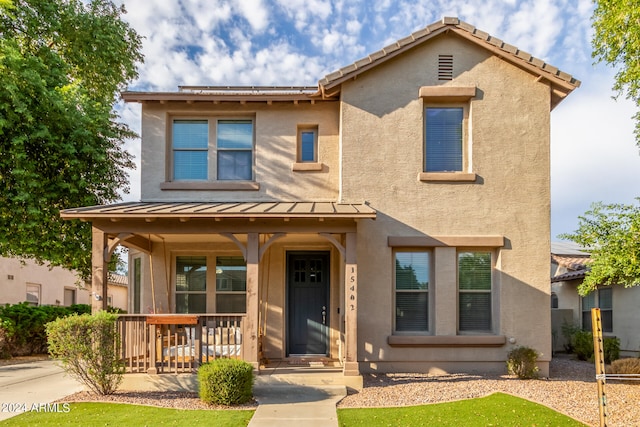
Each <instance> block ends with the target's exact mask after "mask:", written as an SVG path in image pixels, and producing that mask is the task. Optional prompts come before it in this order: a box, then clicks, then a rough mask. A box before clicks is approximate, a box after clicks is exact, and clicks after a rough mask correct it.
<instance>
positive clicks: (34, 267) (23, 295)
mask: <svg viewBox="0 0 640 427" xmlns="http://www.w3.org/2000/svg"><path fill="white" fill-rule="evenodd" d="M127 283H128V278H127V276H123V275H118V274H109V286H108V304H109V305H110V306H112V307H117V308H121V309H123V310H126V309H127V289H128V287H127ZM91 299H92V298H91V292H90V290H89V287H88V286H86V284H85V283H84V282H82V280H81V279H80V277H79V276H78V275H77V274H76V273H75V272H73V271H71V270H67V269H64V268H62V267H48V266H46V265H40V264H38V263H36V262H35V261H33V260H29V259H27V260H25V261H24V262H23V261H20V260H19V259H16V258H4V257H0V305H4V304H18V303H21V302H25V301H26V302H28V303H30V304H33V305H62V306H70V305H72V304H91Z"/></svg>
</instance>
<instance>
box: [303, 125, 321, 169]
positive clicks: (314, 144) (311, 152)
mask: <svg viewBox="0 0 640 427" xmlns="http://www.w3.org/2000/svg"><path fill="white" fill-rule="evenodd" d="M298 161H299V162H301V163H309V162H317V161H318V128H317V127H315V128H311V127H309V128H300V129H298Z"/></svg>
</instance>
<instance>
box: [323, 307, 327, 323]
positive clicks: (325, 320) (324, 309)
mask: <svg viewBox="0 0 640 427" xmlns="http://www.w3.org/2000/svg"><path fill="white" fill-rule="evenodd" d="M322 324H323V325H326V324H327V306H325V305H323V306H322Z"/></svg>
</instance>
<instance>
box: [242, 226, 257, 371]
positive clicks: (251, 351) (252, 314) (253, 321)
mask: <svg viewBox="0 0 640 427" xmlns="http://www.w3.org/2000/svg"><path fill="white" fill-rule="evenodd" d="M259 262H260V239H259V234H258V233H248V235H247V316H246V317H245V327H244V339H243V347H244V360H245V361H247V362H249V363H251V364H252V365H253V367H254V369H258V368H259V366H260V360H259V355H258V351H259V349H258V278H259V277H260V276H259V271H258V270H259V267H258V263H259Z"/></svg>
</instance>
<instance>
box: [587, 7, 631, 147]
mask: <svg viewBox="0 0 640 427" xmlns="http://www.w3.org/2000/svg"><path fill="white" fill-rule="evenodd" d="M594 2H595V4H596V7H595V10H594V12H593V17H592V21H593V30H594V33H593V38H592V40H591V45H592V47H593V57H594V58H596V60H597V61H598V62H605V63H606V64H608V65H611V66H613V67H614V68H615V69H616V76H615V83H614V85H613V89H614V91H616V92H617V95H616V97H618V96H620V95H622V94H624V95H625V96H626V98H627V99H630V100H632V101H633V102H635V104H636V106H637V107H639V110H640V2H638V0H594ZM634 119H635V121H636V128H635V134H636V144H637V145H638V146H640V111H638V112H637V113H636V114H635V115H634Z"/></svg>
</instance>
